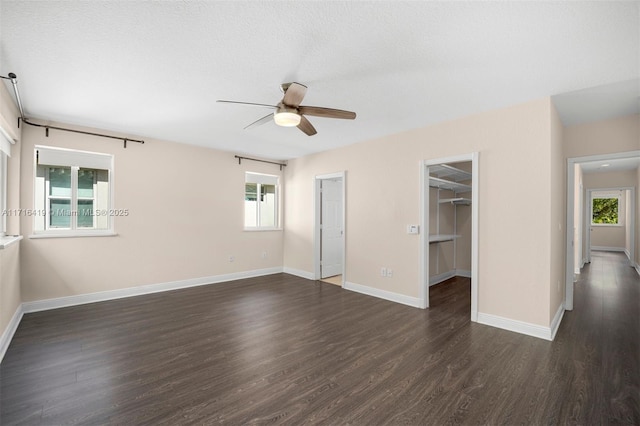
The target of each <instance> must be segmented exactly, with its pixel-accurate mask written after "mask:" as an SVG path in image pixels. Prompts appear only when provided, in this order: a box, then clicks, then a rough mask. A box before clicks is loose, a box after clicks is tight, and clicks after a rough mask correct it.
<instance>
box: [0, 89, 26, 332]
mask: <svg viewBox="0 0 640 426" xmlns="http://www.w3.org/2000/svg"><path fill="white" fill-rule="evenodd" d="M12 99H13V97H12V95H11V94H10V92H9V91H8V90H7V89H6V87H5V85H4V83H0V126H2V128H3V129H5V131H7V132H8V133H9V134H10V136H11V137H12V139H17V142H16V144H15V145H13V146H12V147H11V157H10V158H9V159H8V161H7V209H17V208H20V191H19V185H20V179H19V177H20V146H21V143H20V135H21V129H19V128H18V116H19V114H18V109H17V107H16V106H15V104H14V103H13V101H12ZM19 224H20V220H19V218H18V217H17V216H10V217H7V234H8V235H13V234H19V233H20V228H19ZM20 244H21V242H17V243H14V244H11V245H10V246H8V247H6V248H5V249H2V250H0V336H1V335H3V333H4V332H5V331H6V329H7V326H8V325H9V322H10V321H11V318H12V317H13V315H14V314H15V312H16V310H17V309H18V308H19V306H20V304H21V303H22V300H21V298H20Z"/></svg>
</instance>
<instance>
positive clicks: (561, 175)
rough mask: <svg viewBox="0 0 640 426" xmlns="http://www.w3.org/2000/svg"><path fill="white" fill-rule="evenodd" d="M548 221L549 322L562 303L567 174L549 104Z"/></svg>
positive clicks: (561, 138)
mask: <svg viewBox="0 0 640 426" xmlns="http://www.w3.org/2000/svg"><path fill="white" fill-rule="evenodd" d="M550 139H551V143H550V150H549V162H550V180H549V193H550V196H549V200H550V218H551V220H550V223H549V232H550V236H549V244H550V247H549V250H550V251H549V264H550V271H549V273H550V275H549V284H550V288H549V322H550V323H551V321H552V320H553V318H554V316H555V315H556V313H557V312H558V309H559V308H560V306H561V305H562V303H563V302H564V293H565V285H564V283H565V270H566V269H565V268H566V252H565V247H566V243H565V240H566V232H565V224H566V217H567V211H566V203H565V200H566V199H567V194H566V192H567V190H566V187H567V185H566V182H567V174H566V166H565V158H564V128H563V126H562V122H561V121H560V116H559V115H558V112H557V110H556V108H555V106H554V105H553V104H551V105H550Z"/></svg>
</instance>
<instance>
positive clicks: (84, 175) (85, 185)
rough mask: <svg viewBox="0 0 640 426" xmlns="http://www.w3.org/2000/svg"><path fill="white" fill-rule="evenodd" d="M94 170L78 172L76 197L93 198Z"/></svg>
mask: <svg viewBox="0 0 640 426" xmlns="http://www.w3.org/2000/svg"><path fill="white" fill-rule="evenodd" d="M95 175H96V170H91V169H80V170H78V197H82V198H93V184H94V183H95Z"/></svg>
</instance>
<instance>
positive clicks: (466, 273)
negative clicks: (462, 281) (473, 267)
mask: <svg viewBox="0 0 640 426" xmlns="http://www.w3.org/2000/svg"><path fill="white" fill-rule="evenodd" d="M456 277H465V278H471V277H472V274H471V271H467V270H465V269H456Z"/></svg>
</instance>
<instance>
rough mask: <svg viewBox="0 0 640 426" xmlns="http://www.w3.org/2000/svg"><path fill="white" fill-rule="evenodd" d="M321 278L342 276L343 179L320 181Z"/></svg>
mask: <svg viewBox="0 0 640 426" xmlns="http://www.w3.org/2000/svg"><path fill="white" fill-rule="evenodd" d="M320 205H321V209H320V210H321V214H320V278H327V277H333V276H335V275H342V238H343V235H344V232H343V230H342V224H343V222H344V221H343V218H342V179H323V180H321V181H320Z"/></svg>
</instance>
